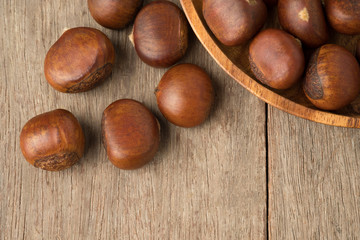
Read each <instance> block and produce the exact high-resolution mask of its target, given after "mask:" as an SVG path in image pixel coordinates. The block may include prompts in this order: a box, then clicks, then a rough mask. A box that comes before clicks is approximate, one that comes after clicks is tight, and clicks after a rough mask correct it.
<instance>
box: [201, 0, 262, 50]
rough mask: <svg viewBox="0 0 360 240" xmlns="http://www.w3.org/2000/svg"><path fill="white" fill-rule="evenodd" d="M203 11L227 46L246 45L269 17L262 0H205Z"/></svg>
mask: <svg viewBox="0 0 360 240" xmlns="http://www.w3.org/2000/svg"><path fill="white" fill-rule="evenodd" d="M202 11H203V15H204V18H205V21H206V23H207V25H208V26H209V28H210V29H211V31H212V32H213V33H214V35H215V36H216V38H217V39H218V40H219V41H220V42H221V43H223V44H224V45H227V46H236V45H240V44H243V43H246V42H247V41H248V40H250V39H251V38H252V37H253V36H254V35H255V34H256V33H257V32H258V31H259V30H260V28H261V27H262V26H263V25H264V23H265V20H266V17H267V9H266V5H265V4H264V2H263V1H262V0H226V1H224V0H203V6H202Z"/></svg>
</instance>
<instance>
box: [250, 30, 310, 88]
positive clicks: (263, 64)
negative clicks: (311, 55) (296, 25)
mask: <svg viewBox="0 0 360 240" xmlns="http://www.w3.org/2000/svg"><path fill="white" fill-rule="evenodd" d="M249 61H250V66H251V70H252V72H253V73H254V75H255V77H256V78H257V79H258V80H259V81H261V82H262V83H264V84H266V85H268V86H270V87H272V88H275V89H287V88H290V87H291V86H293V85H294V84H295V83H296V82H297V81H299V80H300V78H301V76H302V74H303V72H304V69H305V57H304V53H303V51H302V48H301V45H300V42H298V40H296V39H295V38H294V37H293V36H292V35H290V34H288V33H286V32H284V31H282V30H277V29H266V30H264V31H262V32H260V33H259V34H258V35H257V36H256V37H255V38H254V40H253V41H252V42H251V44H250V48H249Z"/></svg>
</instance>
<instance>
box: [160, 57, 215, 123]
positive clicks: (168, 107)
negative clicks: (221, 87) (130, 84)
mask: <svg viewBox="0 0 360 240" xmlns="http://www.w3.org/2000/svg"><path fill="white" fill-rule="evenodd" d="M155 94H156V99H157V104H158V107H159V109H160V111H161V113H162V114H163V115H164V117H165V118H166V119H167V120H168V121H169V122H171V123H173V124H175V125H177V126H181V127H187V128H189V127H194V126H197V125H199V124H201V123H203V122H204V121H205V120H206V118H207V117H208V115H209V112H210V110H211V106H212V104H213V101H214V88H213V86H212V83H211V80H210V77H209V75H208V74H207V73H206V72H205V71H204V70H202V69H201V68H200V67H198V66H196V65H194V64H179V65H177V66H174V67H172V68H171V69H170V70H168V71H167V72H166V73H165V74H164V76H163V77H162V79H161V81H160V82H159V85H158V86H157V88H156V90H155Z"/></svg>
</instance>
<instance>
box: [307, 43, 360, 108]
mask: <svg viewBox="0 0 360 240" xmlns="http://www.w3.org/2000/svg"><path fill="white" fill-rule="evenodd" d="M304 92H305V94H306V96H307V97H308V99H309V100H310V101H311V102H312V103H313V104H314V105H315V106H316V107H318V108H321V109H324V110H337V109H340V108H342V107H345V106H346V105H348V104H350V103H351V102H352V101H354V100H355V99H356V98H357V96H358V95H359V93H360V67H359V64H358V62H357V61H356V59H355V57H354V56H353V55H352V54H351V53H350V52H349V51H348V50H346V49H345V48H343V47H341V46H338V45H335V44H327V45H324V46H322V47H320V48H319V49H317V50H316V52H315V53H314V54H313V55H312V57H311V59H310V62H309V66H308V69H307V72H306V79H305V83H304Z"/></svg>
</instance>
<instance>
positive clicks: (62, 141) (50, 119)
mask: <svg viewBox="0 0 360 240" xmlns="http://www.w3.org/2000/svg"><path fill="white" fill-rule="evenodd" d="M84 146H85V137H84V133H83V131H82V129H81V126H80V124H79V122H78V120H77V119H76V118H75V117H74V115H73V114H72V113H70V112H69V111H67V110H63V109H57V110H54V111H51V112H46V113H43V114H40V115H38V116H36V117H34V118H32V119H30V120H29V121H28V122H27V123H26V124H25V126H24V127H23V129H22V131H21V134H20V148H21V151H22V153H23V155H24V157H25V159H26V160H27V161H28V162H29V163H30V164H32V165H33V166H35V167H37V168H41V169H44V170H48V171H60V170H63V169H66V168H69V167H71V166H72V165H74V164H75V163H76V162H77V161H79V159H80V158H81V157H82V156H83V155H84Z"/></svg>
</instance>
